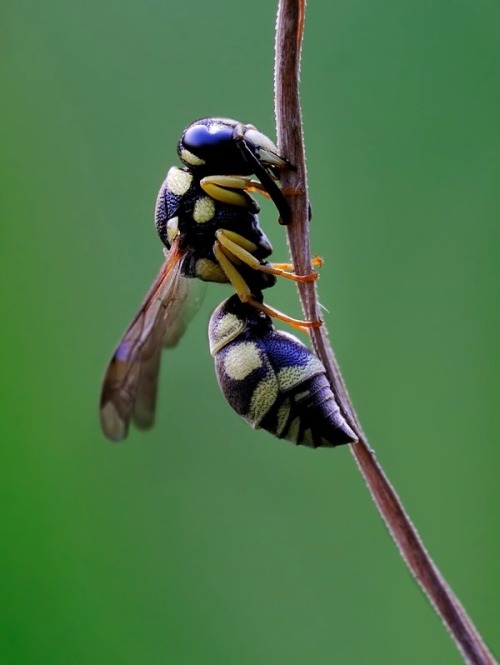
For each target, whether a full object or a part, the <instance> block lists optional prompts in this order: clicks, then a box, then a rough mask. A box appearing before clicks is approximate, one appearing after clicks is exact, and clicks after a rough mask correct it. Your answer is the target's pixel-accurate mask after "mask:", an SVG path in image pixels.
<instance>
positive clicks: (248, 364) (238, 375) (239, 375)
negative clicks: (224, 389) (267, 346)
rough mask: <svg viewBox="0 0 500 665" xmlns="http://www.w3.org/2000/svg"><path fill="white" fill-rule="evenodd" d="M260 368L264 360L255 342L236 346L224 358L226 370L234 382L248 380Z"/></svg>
mask: <svg viewBox="0 0 500 665" xmlns="http://www.w3.org/2000/svg"><path fill="white" fill-rule="evenodd" d="M259 367H262V358H261V354H260V351H259V347H258V346H257V345H256V344H254V343H253V342H241V343H240V344H235V345H234V346H233V347H232V348H231V349H228V351H227V353H226V355H225V357H224V370H225V371H226V374H227V375H228V376H229V377H230V378H231V379H233V380H234V381H242V380H243V379H246V377H247V376H248V375H249V374H251V373H252V372H253V371H254V370H256V369H259ZM259 385H260V384H259Z"/></svg>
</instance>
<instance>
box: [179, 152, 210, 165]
mask: <svg viewBox="0 0 500 665" xmlns="http://www.w3.org/2000/svg"><path fill="white" fill-rule="evenodd" d="M180 158H181V159H182V161H183V162H184V163H185V164H189V165H190V166H203V164H204V163H205V160H204V159H200V158H199V157H197V156H196V155H193V153H192V152H190V151H189V150H186V148H182V149H181V154H180Z"/></svg>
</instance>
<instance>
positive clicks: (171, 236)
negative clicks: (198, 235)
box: [167, 217, 179, 244]
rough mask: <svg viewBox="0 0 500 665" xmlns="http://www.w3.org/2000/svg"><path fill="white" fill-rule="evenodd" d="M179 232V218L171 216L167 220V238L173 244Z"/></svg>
mask: <svg viewBox="0 0 500 665" xmlns="http://www.w3.org/2000/svg"><path fill="white" fill-rule="evenodd" d="M178 233H179V218H178V217H171V218H170V219H169V220H168V222H167V238H168V242H169V243H170V244H172V243H173V242H174V240H175V237H176V235H177V234H178Z"/></svg>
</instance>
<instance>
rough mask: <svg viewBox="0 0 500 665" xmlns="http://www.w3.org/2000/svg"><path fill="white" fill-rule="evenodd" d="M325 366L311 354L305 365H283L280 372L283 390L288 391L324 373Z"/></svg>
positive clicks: (280, 382) (279, 378) (279, 377)
mask: <svg viewBox="0 0 500 665" xmlns="http://www.w3.org/2000/svg"><path fill="white" fill-rule="evenodd" d="M324 371H325V368H324V367H323V365H322V364H321V361H320V360H319V359H318V358H316V356H313V355H311V356H310V357H309V360H308V361H307V363H306V364H305V365H292V366H291V367H282V368H281V369H280V370H279V372H278V381H279V384H280V388H281V390H282V391H283V392H288V391H289V390H292V388H295V387H296V386H299V385H300V384H301V383H304V381H307V379H310V378H311V377H313V376H317V375H318V374H323V372H324Z"/></svg>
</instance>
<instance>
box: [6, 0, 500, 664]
mask: <svg viewBox="0 0 500 665" xmlns="http://www.w3.org/2000/svg"><path fill="white" fill-rule="evenodd" d="M274 4H275V3H274V2H270V1H269V0H254V2H252V3H235V2H229V1H228V0H225V1H223V0H221V1H219V2H217V1H216V0H212V2H207V1H205V2H199V1H195V0H191V1H190V2H183V3H180V2H165V1H164V2H155V1H153V0H150V1H148V0H145V1H144V0H143V1H142V2H132V1H130V0H128V1H125V2H114V3H109V2H97V1H96V0H90V1H87V2H85V3H83V2H63V1H62V0H48V1H47V2H43V3H38V2H35V1H34V0H26V1H25V2H18V1H14V0H4V2H3V3H2V9H1V10H0V12H1V13H0V17H1V24H0V71H1V74H2V102H1V114H2V122H1V123H0V132H1V155H2V160H1V190H2V195H1V200H0V206H1V220H2V221H1V238H2V242H1V248H2V263H1V265H2V280H1V284H2V293H3V295H2V327H1V336H2V344H1V348H2V380H1V389H2V428H1V432H2V436H1V438H2V443H1V447H0V451H1V452H0V460H1V461H0V474H1V483H0V492H1V496H2V520H1V524H2V529H1V530H2V537H1V545H0V559H1V560H0V571H1V572H0V588H1V597H2V600H1V602H0V608H1V609H0V662H1V663H2V665H3V664H5V665H31V664H33V665H34V664H35V663H36V664H37V665H41V664H45V663H50V664H51V665H59V664H61V665H63V664H64V665H69V664H71V665H73V664H75V665H100V664H104V663H106V664H107V665H109V664H113V665H114V664H117V665H118V664H120V665H129V664H130V665H137V664H143V663H147V664H148V665H157V664H164V663H183V664H184V663H186V664H191V663H200V664H204V665H211V664H228V665H229V664H233V663H241V664H242V665H250V664H255V663H258V664H264V665H268V664H271V663H273V664H274V663H285V662H286V663H287V664H288V665H298V664H301V665H302V664H303V663H314V664H315V665H323V664H324V665H326V664H330V663H344V664H353V665H358V664H359V663H381V664H382V663H383V664H387V663H391V664H393V663H394V664H395V663H403V662H404V663H406V664H408V665H409V664H412V663H418V664H421V663H439V664H441V663H459V662H461V659H460V657H459V655H458V653H457V652H456V650H455V648H454V646H453V644H452V642H451V640H450V639H449V637H448V636H447V634H446V632H445V631H444V629H443V628H442V627H441V625H440V622H439V620H438V619H437V618H436V616H435V615H434V613H433V612H432V610H431V609H430V607H429V606H428V605H427V603H426V601H425V600H424V599H423V597H422V595H421V593H420V592H419V591H418V589H417V587H416V585H415V584H414V583H413V581H412V580H411V579H410V577H409V575H408V573H407V572H406V569H405V568H404V566H403V564H402V563H401V561H400V560H399V558H398V555H397V553H396V551H395V548H394V546H393V544H392V542H391V541H390V539H389V537H388V535H387V533H386V532H385V530H384V528H383V527H382V524H381V522H380V520H379V518H378V515H377V514H376V511H375V508H374V507H373V505H372V503H371V502H370V499H369V496H368V494H367V491H366V490H365V487H364V486H363V483H362V481H361V479H360V477H359V474H358V472H357V471H356V468H355V465H354V463H353V460H352V458H351V455H350V453H349V450H348V449H347V448H343V449H337V450H334V451H316V452H313V451H310V450H304V449H302V448H294V447H293V446H292V445H290V444H287V443H284V442H279V441H276V440H274V439H272V438H271V437H270V436H269V435H267V434H265V433H262V432H253V431H252V430H251V429H250V428H249V427H248V426H247V425H246V424H245V423H243V421H240V420H239V418H238V417H237V416H236V415H235V414H234V413H233V412H232V411H231V409H230V408H229V406H228V405H227V404H226V403H225V402H224V400H223V398H222V396H221V395H220V394H219V391H218V388H217V385H216V380H215V376H214V372H213V366H212V361H211V359H210V356H209V353H208V349H207V342H206V323H207V318H208V315H209V313H210V311H211V309H212V308H213V307H214V306H215V305H216V304H217V302H219V301H220V300H221V299H222V298H223V297H225V295H226V294H228V293H229V290H228V289H226V288H224V287H218V286H211V287H210V288H209V290H208V294H207V297H206V299H205V303H204V306H203V310H202V312H201V313H200V314H198V316H197V318H196V319H195V321H193V323H192V325H191V327H190V329H189V331H188V334H187V335H186V337H185V339H184V340H183V342H182V344H181V345H180V346H179V347H178V348H177V349H175V351H172V352H169V353H168V356H165V358H164V363H163V373H162V386H161V396H160V405H161V408H160V413H159V418H158V424H157V427H156V428H155V429H154V430H153V431H152V432H151V433H149V434H139V433H136V432H133V433H132V434H131V436H130V438H129V440H128V441H127V442H126V443H124V444H123V445H119V446H113V445H111V444H109V443H108V442H106V441H105V440H104V438H103V436H102V435H101V433H100V431H99V426H98V419H97V400H98V394H99V384H100V380H101V376H102V372H103V369H104V366H105V363H106V362H107V360H108V357H109V354H110V352H111V351H112V349H113V346H114V344H115V343H116V341H117V339H118V337H119V335H120V334H121V332H122V331H123V329H124V328H125V326H126V325H127V323H128V322H129V321H130V319H131V317H132V315H133V314H134V313H135V310H136V308H137V305H138V304H139V302H140V301H141V299H142V297H143V295H144V293H145V292H146V290H147V288H148V287H149V285H150V283H151V281H152V279H153V277H154V275H155V273H156V271H157V269H158V267H159V265H160V263H161V261H162V252H161V247H160V243H159V241H158V239H157V237H156V234H155V231H154V228H153V224H152V208H153V204H154V200H155V196H156V192H157V189H158V186H159V184H160V182H161V181H162V179H163V177H164V174H165V172H166V170H167V168H168V167H169V166H170V165H172V164H175V163H177V160H176V153H175V147H176V141H177V139H178V136H179V134H180V132H181V130H182V128H183V127H184V125H186V124H188V123H189V122H191V121H192V120H193V119H195V118H197V117H200V116H204V115H225V116H232V117H236V118H239V119H242V120H244V121H246V122H253V123H254V124H256V125H257V126H258V127H259V128H260V129H262V130H263V131H265V132H267V133H269V134H271V135H274V129H273V101H272V81H273V37H274V34H273V33H274V23H275V6H274ZM499 21H500V6H499V5H498V3H497V2H491V1H489V0H478V1H476V2H475V3H470V2H463V1H460V0H458V1H457V0H454V2H451V0H448V1H446V0H438V1H437V2H420V3H412V2H408V1H406V2H400V3H394V2H387V1H386V2H332V3H326V2H320V3H318V2H311V3H310V7H309V9H308V16H307V25H306V38H305V46H304V60H303V68H302V79H303V84H302V97H303V111H304V120H305V132H306V142H307V151H308V170H309V177H310V189H311V198H312V202H313V209H314V219H313V224H312V245H313V250H314V251H315V252H320V253H321V254H322V255H323V256H324V258H325V260H326V262H327V263H326V266H325V268H324V269H323V271H322V275H321V280H320V295H321V300H322V303H323V304H324V305H325V306H326V307H327V308H328V309H329V311H330V314H329V315H327V317H326V318H327V323H328V325H329V327H330V331H331V334H332V337H333V341H334V345H335V348H336V350H337V353H338V355H339V358H340V361H341V364H342V367H343V370H344V372H345V375H346V379H347V382H348V385H349V387H350V391H351V394H352V396H353V398H354V400H355V404H356V405H357V408H358V410H359V413H360V416H361V419H362V422H363V423H364V426H365V428H366V431H367V433H368V435H369V437H370V440H371V443H372V445H373V446H374V447H375V448H376V450H377V454H378V457H379V459H380V460H381V462H382V464H383V466H384V467H385V468H386V470H387V472H388V473H389V475H390V477H391V479H392V480H393V482H394V483H395V485H396V487H397V489H398V491H399V493H400V494H401V496H402V498H403V500H404V501H405V504H406V506H407V508H408V510H409V511H410V514H411V515H412V517H413V519H414V521H415V522H416V524H417V526H418V527H419V529H420V532H421V534H422V536H423V538H424V540H425V542H426V544H427V546H428V548H429V549H430V551H431V553H432V554H433V556H434V557H435V559H436V561H437V563H438V565H439V566H440V567H441V569H442V570H443V572H444V573H445V575H446V576H447V579H448V580H449V582H450V583H451V584H452V585H453V587H454V589H455V591H456V593H457V594H458V595H459V597H460V598H461V599H462V600H463V602H464V604H465V606H466V607H467V609H468V610H469V611H470V613H471V615H472V617H473V619H474V621H476V622H477V624H478V626H479V627H480V629H481V630H482V631H483V633H484V635H485V637H486V638H487V640H488V642H489V643H490V645H491V647H492V648H493V649H496V650H500V633H499V628H498V624H499V616H500V582H499V580H500V556H499V554H500V531H499V511H500V491H499V489H498V485H499V484H498V467H499V462H500V448H499V445H498V438H499V437H498V413H499V407H498V399H499V395H500V391H499V388H498V385H499V381H498V361H499V357H500V352H499V349H498V333H499V328H500V320H499V315H498V264H499V251H498V248H499V231H498V228H499V212H500V204H499V195H498V189H499V186H498V183H499V178H500V166H499V155H500V140H499V117H500V88H499V74H498V72H499V67H500V41H499V40H498V24H499ZM275 220H276V214H275V212H274V210H273V209H272V208H271V207H270V206H268V205H264V206H263V214H262V222H263V225H264V227H265V229H266V231H268V232H269V234H270V235H271V237H272V239H273V242H274V244H275V250H276V251H275V256H276V258H277V259H278V260H279V259H281V260H284V257H285V256H286V245H285V242H284V238H283V229H281V228H279V227H278V225H277V224H276V222H275ZM268 300H269V302H270V303H272V304H274V305H275V306H278V307H279V308H281V309H284V310H285V311H288V312H291V313H293V314H299V309H298V306H297V304H296V294H295V291H294V288H293V286H292V285H290V284H284V285H280V286H279V287H277V288H276V289H275V290H274V292H273V293H272V294H269V296H268Z"/></svg>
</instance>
